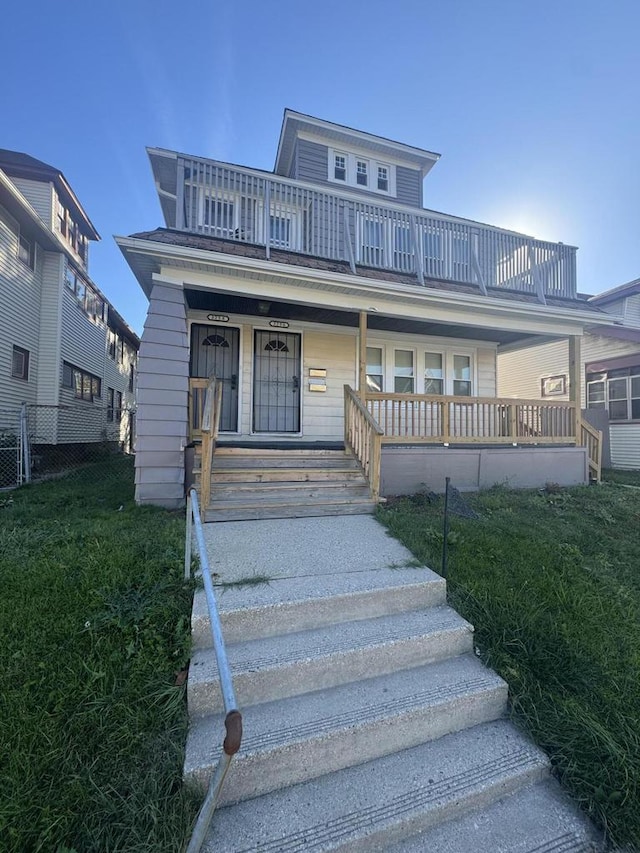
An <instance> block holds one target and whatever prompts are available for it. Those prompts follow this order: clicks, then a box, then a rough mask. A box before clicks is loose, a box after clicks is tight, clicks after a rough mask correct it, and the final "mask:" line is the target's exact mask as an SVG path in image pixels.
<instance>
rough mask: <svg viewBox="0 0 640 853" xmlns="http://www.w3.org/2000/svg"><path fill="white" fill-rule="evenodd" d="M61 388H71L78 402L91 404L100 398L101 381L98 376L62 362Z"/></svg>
mask: <svg viewBox="0 0 640 853" xmlns="http://www.w3.org/2000/svg"><path fill="white" fill-rule="evenodd" d="M62 387H63V388H71V389H72V390H73V395H74V397H76V399H78V400H87V401H88V402H93V401H94V400H95V399H96V398H100V397H101V396H102V380H101V379H100V377H99V376H94V375H93V374H92V373H87V371H85V370H82V369H81V368H79V367H76V366H75V365H73V364H69V362H67V361H63V362H62Z"/></svg>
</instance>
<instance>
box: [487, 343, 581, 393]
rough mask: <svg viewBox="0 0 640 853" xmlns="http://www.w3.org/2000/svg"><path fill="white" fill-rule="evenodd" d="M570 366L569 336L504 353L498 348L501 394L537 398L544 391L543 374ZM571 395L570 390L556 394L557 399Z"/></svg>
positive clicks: (563, 370)
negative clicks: (542, 387) (542, 389)
mask: <svg viewBox="0 0 640 853" xmlns="http://www.w3.org/2000/svg"><path fill="white" fill-rule="evenodd" d="M568 370H569V343H568V341H567V340H566V339H565V340H560V341H554V342H553V343H551V344H544V345H543V346H539V347H527V348H526V349H521V350H517V351H516V352H509V353H505V354H504V355H503V354H501V353H500V352H498V396H499V397H520V398H521V399H532V400H538V399H540V397H541V394H542V391H541V384H540V382H541V380H542V378H543V377H545V376H557V375H559V374H562V373H567V372H568ZM568 399H569V395H568V394H565V395H564V396H562V397H554V400H568Z"/></svg>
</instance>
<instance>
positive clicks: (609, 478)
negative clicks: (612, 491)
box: [602, 468, 640, 488]
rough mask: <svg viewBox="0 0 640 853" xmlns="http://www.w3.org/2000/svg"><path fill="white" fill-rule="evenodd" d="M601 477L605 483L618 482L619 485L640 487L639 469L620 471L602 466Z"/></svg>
mask: <svg viewBox="0 0 640 853" xmlns="http://www.w3.org/2000/svg"><path fill="white" fill-rule="evenodd" d="M602 479H603V480H604V481H605V482H606V483H619V484H621V485H626V486H638V488H640V471H621V470H619V469H617V468H616V469H613V468H604V469H603V471H602Z"/></svg>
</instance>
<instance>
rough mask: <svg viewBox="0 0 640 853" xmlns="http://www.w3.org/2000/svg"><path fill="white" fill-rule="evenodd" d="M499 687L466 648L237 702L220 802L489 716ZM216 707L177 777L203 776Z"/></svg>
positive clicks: (212, 752) (499, 704)
mask: <svg viewBox="0 0 640 853" xmlns="http://www.w3.org/2000/svg"><path fill="white" fill-rule="evenodd" d="M506 701H507V686H506V684H505V683H504V682H503V681H502V679H501V678H499V677H498V676H497V675H495V674H494V673H492V672H490V671H489V670H487V669H485V668H484V667H483V666H482V665H481V664H480V663H479V662H478V661H477V659H475V658H474V657H473V656H471V655H465V656H462V657H457V658H453V659H451V660H447V661H442V662H439V663H434V664H430V665H427V666H422V667H418V668H415V669H409V670H400V671H399V672H395V673H392V674H390V675H385V676H379V677H377V678H371V679H366V680H364V681H359V682H352V683H350V684H345V685H341V686H339V687H333V688H329V689H326V690H321V691H317V692H313V693H306V694H304V695H303V696H297V697H293V698H290V699H287V700H286V701H277V702H268V703H266V704H262V705H253V706H250V707H248V708H245V709H244V711H243V726H244V732H245V735H244V739H243V742H242V750H241V752H240V753H239V754H238V756H237V757H236V758H235V759H234V762H233V764H232V766H231V769H230V770H229V774H228V776H227V779H226V781H225V787H224V789H223V792H222V800H221V803H230V802H237V801H239V800H245V799H249V798H251V797H257V796H260V795H262V794H265V793H268V792H270V791H274V790H277V789H278V788H283V787H286V786H289V785H294V784H297V783H300V782H304V781H306V780H308V779H311V778H315V777H317V776H321V775H323V774H325V773H331V772H334V771H336V770H341V769H343V768H345V767H349V766H351V765H354V764H361V763H363V762H365V761H370V760H372V759H374V758H378V757H380V756H381V755H388V754H389V753H392V752H397V751H398V750H402V749H407V748H409V747H413V746H416V745H418V744H420V743H425V742H426V741H430V740H434V739H436V738H439V737H442V736H443V735H446V734H450V733H451V732H455V731H459V730H460V729H463V728H467V727H469V726H474V725H477V724H479V723H483V722H488V721H490V720H495V719H496V718H498V717H500V716H501V715H502V714H503V713H504V710H505V708H506ZM223 725H224V715H215V716H210V717H205V718H202V719H200V720H197V721H196V722H195V724H194V725H193V726H192V730H191V733H190V737H189V740H188V743H187V752H186V758H185V770H184V774H185V778H186V779H190V780H192V781H195V782H197V783H199V784H200V785H201V786H202V787H204V786H205V785H206V783H207V782H208V780H209V777H210V775H211V773H212V771H213V769H214V767H215V764H216V761H217V759H218V756H219V752H220V734H219V733H220V731H221V730H222V728H223Z"/></svg>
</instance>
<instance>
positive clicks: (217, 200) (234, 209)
mask: <svg viewBox="0 0 640 853" xmlns="http://www.w3.org/2000/svg"><path fill="white" fill-rule="evenodd" d="M201 220H202V224H203V225H204V226H206V227H207V228H209V229H211V232H212V233H213V234H215V235H217V236H220V237H233V236H234V235H235V231H236V229H237V228H238V205H237V203H236V200H235V198H234V197H233V196H228V197H227V196H223V197H217V196H215V197H213V196H204V198H203V207H202V217H201Z"/></svg>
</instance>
